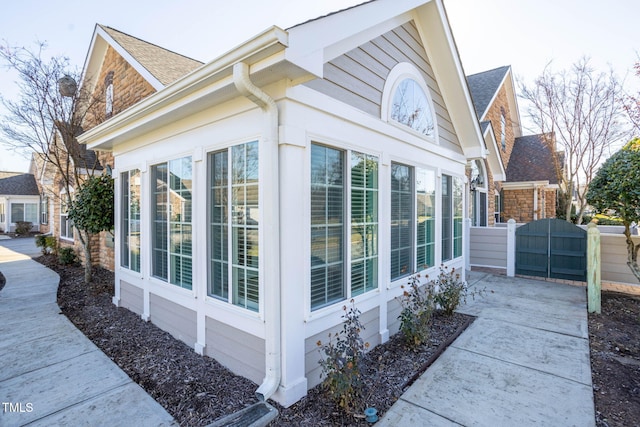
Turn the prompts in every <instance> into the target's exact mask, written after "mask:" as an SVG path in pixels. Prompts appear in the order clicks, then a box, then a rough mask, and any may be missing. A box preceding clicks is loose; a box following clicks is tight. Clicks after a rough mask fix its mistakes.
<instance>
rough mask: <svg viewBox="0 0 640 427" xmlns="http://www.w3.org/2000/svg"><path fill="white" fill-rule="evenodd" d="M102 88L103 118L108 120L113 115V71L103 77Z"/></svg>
mask: <svg viewBox="0 0 640 427" xmlns="http://www.w3.org/2000/svg"><path fill="white" fill-rule="evenodd" d="M104 88H105V89H104V105H105V116H106V118H107V119H108V118H109V117H111V116H112V115H113V71H109V73H108V74H107V76H106V77H105V79H104Z"/></svg>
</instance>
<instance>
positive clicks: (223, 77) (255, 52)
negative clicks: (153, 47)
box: [78, 26, 288, 150]
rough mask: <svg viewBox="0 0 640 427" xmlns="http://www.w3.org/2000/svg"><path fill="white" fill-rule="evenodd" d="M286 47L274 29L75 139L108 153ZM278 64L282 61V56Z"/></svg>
mask: <svg viewBox="0 0 640 427" xmlns="http://www.w3.org/2000/svg"><path fill="white" fill-rule="evenodd" d="M287 45H288V35H287V33H286V32H285V31H284V30H282V29H281V28H278V27H275V26H273V27H271V28H269V29H267V30H265V31H264V32H262V33H260V34H258V35H257V36H255V37H253V38H252V39H250V40H248V41H247V42H245V43H243V44H242V45H240V46H238V47H236V48H235V49H232V50H230V51H229V52H227V53H225V54H223V55H221V56H220V57H218V58H217V59H214V60H213V61H211V62H209V63H207V64H205V65H203V66H202V67H200V68H198V69H196V70H195V71H193V72H191V73H189V74H187V75H186V76H185V77H183V78H181V79H178V80H177V81H175V82H174V83H172V84H170V85H168V86H167V87H165V88H164V89H162V90H160V91H158V92H156V93H155V94H153V95H151V96H149V97H147V98H145V99H144V100H142V101H140V102H139V103H137V104H134V105H133V106H132V107H130V108H128V109H127V110H125V111H123V112H122V113H120V114H118V115H116V116H114V117H113V118H111V119H109V120H107V121H105V122H104V123H102V124H100V125H98V126H96V127H94V128H93V129H91V130H89V131H87V132H85V133H83V134H82V135H80V136H79V137H78V141H79V142H80V143H81V144H87V147H88V148H89V149H93V150H111V149H112V148H113V146H114V144H115V143H116V142H117V140H119V139H122V138H124V136H125V135H126V134H127V133H128V132H130V131H132V130H133V129H135V128H138V127H140V125H141V123H143V122H151V121H156V120H159V119H160V118H161V117H167V116H168V115H172V114H173V115H174V118H175V117H177V114H175V113H176V111H177V110H178V109H180V108H186V104H187V103H193V102H194V101H195V100H197V99H201V98H203V97H205V96H207V95H211V92H210V91H209V92H207V91H203V88H207V87H209V88H211V90H215V89H216V88H217V89H219V88H220V87H221V86H228V85H230V84H232V82H231V74H232V67H233V65H234V64H236V63H238V62H243V61H244V62H248V63H250V64H255V63H257V62H259V61H261V60H264V59H266V58H269V57H273V56H274V55H275V56H277V53H278V52H281V51H283V50H284V49H285V48H286V47H287ZM279 60H282V57H281V56H280V57H279ZM216 84H217V86H216ZM198 92H199V93H198ZM190 95H191V96H192V97H191V98H189V100H188V101H187V102H186V103H177V102H176V101H178V100H181V99H185V98H187V97H189V96H190ZM212 102H214V101H212Z"/></svg>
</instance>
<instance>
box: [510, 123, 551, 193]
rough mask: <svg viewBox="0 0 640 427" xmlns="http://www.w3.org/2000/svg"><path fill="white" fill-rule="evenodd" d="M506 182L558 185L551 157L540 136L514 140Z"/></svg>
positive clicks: (522, 137)
mask: <svg viewBox="0 0 640 427" xmlns="http://www.w3.org/2000/svg"><path fill="white" fill-rule="evenodd" d="M507 181H508V182H529V181H549V184H557V183H558V177H557V175H556V171H555V167H554V165H553V156H552V154H551V150H550V149H549V147H548V146H547V144H545V142H544V139H543V135H542V134H541V135H528V136H521V137H520V138H516V140H515V143H514V145H513V151H512V152H511V159H510V160H509V166H508V167H507Z"/></svg>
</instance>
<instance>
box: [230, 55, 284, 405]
mask: <svg viewBox="0 0 640 427" xmlns="http://www.w3.org/2000/svg"><path fill="white" fill-rule="evenodd" d="M233 83H234V85H235V86H236V89H238V91H239V92H240V93H241V94H242V95H243V96H245V97H247V98H248V99H250V100H251V101H252V102H253V103H255V104H256V105H257V106H258V107H260V108H261V109H262V110H263V111H264V112H265V119H266V123H265V128H266V132H265V135H264V142H263V146H264V147H266V148H265V149H264V150H262V151H260V157H261V158H262V161H261V162H260V163H261V164H263V165H269V166H268V168H266V171H265V172H264V173H263V174H262V176H265V174H269V178H268V179H267V182H268V183H269V184H270V185H276V187H277V186H278V182H279V180H278V175H279V168H278V155H279V154H278V146H279V132H278V122H279V119H278V106H277V105H276V102H275V101H274V100H273V98H271V97H270V96H269V95H267V94H266V93H265V92H264V91H263V90H262V89H260V88H259V87H257V86H256V85H255V84H253V82H252V81H251V78H250V77H249V65H247V64H246V63H244V62H239V63H236V64H234V66H233ZM263 156H264V157H263ZM278 199H279V191H278V188H275V191H273V192H271V198H270V200H269V202H268V203H263V202H262V201H261V202H260V204H261V206H260V209H261V210H262V212H263V216H262V221H263V222H264V219H265V218H267V220H268V226H267V227H265V226H264V225H265V224H263V226H262V227H261V231H262V233H263V236H264V238H263V242H269V250H268V251H264V256H263V259H264V263H263V264H262V265H263V266H266V268H263V271H264V276H265V277H264V280H263V283H266V284H267V286H268V287H269V288H268V289H266V290H265V298H264V305H263V307H264V322H265V377H264V380H263V381H262V384H261V385H260V387H258V389H257V390H256V395H257V396H258V399H259V400H261V401H266V400H267V399H268V398H269V397H271V395H273V393H275V392H276V391H277V390H278V386H279V385H280V379H281V376H282V370H281V350H280V347H281V341H282V337H281V317H280V305H281V304H280V294H281V289H280V266H279V265H280V261H279V259H278V256H279V254H280V212H279V206H280V201H279V200H278ZM273 245H275V247H273Z"/></svg>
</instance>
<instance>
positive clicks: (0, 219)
mask: <svg viewBox="0 0 640 427" xmlns="http://www.w3.org/2000/svg"><path fill="white" fill-rule="evenodd" d="M0 222H1V223H4V202H2V203H0ZM0 225H1V224H0Z"/></svg>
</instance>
